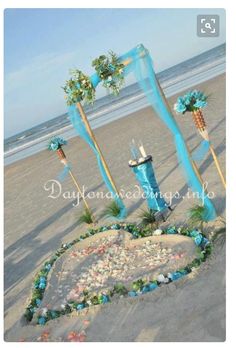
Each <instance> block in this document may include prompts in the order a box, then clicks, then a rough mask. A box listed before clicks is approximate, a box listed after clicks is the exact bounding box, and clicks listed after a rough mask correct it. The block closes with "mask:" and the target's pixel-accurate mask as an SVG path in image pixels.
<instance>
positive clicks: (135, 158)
mask: <svg viewBox="0 0 236 348" xmlns="http://www.w3.org/2000/svg"><path fill="white" fill-rule="evenodd" d="M130 151H131V154H132V160H131V161H130V162H131V164H134V163H140V162H142V161H144V160H145V158H146V157H148V156H147V154H146V151H145V150H144V146H143V143H142V142H141V141H139V144H138V146H137V145H136V143H135V140H134V139H132V142H131V143H130Z"/></svg>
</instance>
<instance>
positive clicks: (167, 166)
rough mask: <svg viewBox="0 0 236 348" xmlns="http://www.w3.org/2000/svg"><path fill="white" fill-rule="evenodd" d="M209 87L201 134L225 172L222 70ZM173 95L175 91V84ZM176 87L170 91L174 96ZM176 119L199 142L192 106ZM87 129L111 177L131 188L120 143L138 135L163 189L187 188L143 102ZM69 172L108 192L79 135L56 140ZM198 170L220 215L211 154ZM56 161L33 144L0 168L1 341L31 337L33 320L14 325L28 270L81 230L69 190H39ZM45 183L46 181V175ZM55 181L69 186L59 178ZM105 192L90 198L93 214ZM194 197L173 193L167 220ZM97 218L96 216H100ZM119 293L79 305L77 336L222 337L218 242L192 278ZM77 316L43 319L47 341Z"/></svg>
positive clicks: (139, 204)
mask: <svg viewBox="0 0 236 348" xmlns="http://www.w3.org/2000/svg"><path fill="white" fill-rule="evenodd" d="M196 88H199V89H201V90H203V91H204V92H205V93H206V94H210V99H209V106H208V107H207V108H206V110H204V115H205V119H206V122H207V125H208V130H209V133H210V139H211V141H212V144H213V146H214V148H215V151H216V153H217V155H218V159H219V162H220V164H221V167H222V168H223V172H224V174H225V75H220V76H218V77H216V78H214V79H212V80H209V81H207V82H205V83H203V84H201V85H200V86H196ZM181 94H182V93H181ZM175 100H176V96H173V97H171V98H170V100H169V102H170V105H173V104H174V102H175ZM176 120H177V122H178V124H179V126H180V128H181V130H182V132H183V134H184V136H185V139H186V141H187V143H188V145H189V148H190V149H192V148H194V147H195V146H197V145H198V144H199V143H200V142H201V137H200V136H199V135H198V134H197V132H196V130H195V127H194V125H193V121H192V119H191V115H186V116H176ZM95 135H96V138H97V140H98V143H99V144H100V146H101V149H102V151H103V153H104V156H105V158H106V160H107V163H108V165H109V167H110V170H111V173H112V175H113V177H114V179H115V182H116V184H117V186H118V187H119V188H121V189H123V190H124V191H134V185H136V184H137V183H136V181H135V177H134V174H133V173H132V171H131V169H130V168H129V167H128V161H129V159H130V149H129V143H130V141H131V140H132V138H134V139H135V140H137V141H138V140H141V141H142V142H143V144H144V147H145V149H146V152H147V153H148V154H151V155H152V156H153V166H154V169H155V172H156V176H157V179H158V182H159V185H160V188H161V191H162V192H173V193H174V192H176V191H178V192H180V193H181V195H185V194H186V193H187V190H188V187H187V185H186V182H185V179H184V177H183V175H182V171H181V169H180V168H179V167H178V165H177V158H176V153H175V146H174V143H173V138H172V136H171V134H170V132H169V130H168V129H167V128H166V127H165V125H163V123H162V122H161V120H160V119H159V118H158V117H156V115H155V114H154V112H153V110H152V108H150V107H149V108H145V109H143V110H141V111H138V112H135V113H134V114H131V115H129V116H127V117H125V118H122V119H120V120H117V121H114V122H112V123H110V124H108V125H105V126H103V127H101V128H98V129H96V130H95ZM65 152H66V155H67V158H68V160H69V161H70V162H71V164H72V168H73V172H74V174H75V176H76V177H77V178H78V181H79V183H80V184H81V185H85V187H87V191H95V192H98V191H104V192H107V190H106V188H105V186H104V184H103V183H102V180H101V176H100V173H99V170H98V168H97V162H96V160H95V158H94V154H93V153H92V151H91V150H90V148H89V147H88V146H87V145H86V144H85V143H84V142H83V141H82V140H81V139H79V138H78V137H75V138H73V139H71V140H69V144H68V145H67V146H66V147H65ZM199 168H200V172H201V174H202V176H203V178H204V180H205V181H207V182H208V183H209V185H208V191H209V192H210V191H213V192H214V193H215V197H214V199H213V201H214V204H215V206H216V209H217V212H218V214H219V215H221V216H224V215H225V192H224V188H223V186H222V183H221V181H220V178H219V176H218V173H217V171H216V168H215V165H214V162H213V160H212V157H211V155H210V154H209V155H207V157H206V158H205V160H204V161H203V162H202V163H201V164H200V167H199ZM61 170H62V165H61V164H60V162H59V160H58V158H57V155H56V154H55V153H50V152H48V151H46V150H45V151H42V152H40V153H38V154H36V155H33V156H31V157H28V158H25V159H23V160H20V161H18V162H15V163H13V164H11V165H9V166H7V167H5V280H4V282H5V283H4V285H5V340H6V341H18V340H21V339H25V340H29V341H30V340H35V339H36V337H37V336H39V335H40V332H42V331H43V330H45V328H42V327H38V326H37V327H33V326H25V327H21V326H22V321H21V320H20V318H21V317H22V314H23V312H24V308H25V306H26V304H27V298H28V297H29V294H30V289H31V285H32V280H33V276H34V274H35V273H36V272H37V270H38V269H39V268H40V265H42V263H43V262H44V261H45V260H46V259H47V258H48V257H49V256H50V255H51V254H52V253H53V252H54V251H55V249H56V248H58V247H59V246H60V245H61V243H64V242H69V241H71V240H72V239H74V238H75V237H77V236H78V235H80V234H81V233H83V232H84V231H85V229H86V226H85V225H79V224H78V217H79V216H80V214H81V212H82V209H83V208H82V204H81V205H80V206H78V207H73V205H72V203H76V200H75V199H64V198H63V197H62V196H60V197H59V198H57V199H52V198H49V197H48V194H49V191H46V190H45V189H44V185H45V183H46V182H47V181H48V180H51V179H56V177H57V175H58V173H59V172H60V171H61ZM47 185H48V184H47ZM62 190H63V192H65V191H73V190H75V189H74V186H73V183H72V182H71V180H70V178H69V177H67V178H66V179H65V180H64V181H63V183H62ZM124 202H125V204H126V206H127V207H128V210H129V216H128V219H127V220H128V221H131V222H135V221H137V219H138V215H139V213H140V209H142V208H146V203H145V201H144V200H143V199H142V198H140V199H135V198H133V199H125V200H124ZM107 203H108V200H102V201H101V200H99V199H92V200H89V204H90V206H91V207H92V208H93V209H94V212H95V214H96V216H97V217H99V216H100V215H101V214H102V211H103V209H104V207H105V205H106V204H107ZM197 203H198V201H197V200H196V199H193V198H191V199H186V198H185V199H183V200H178V201H175V202H174V205H175V206H176V207H175V210H174V211H173V213H172V214H171V216H170V218H169V220H168V222H169V223H170V224H180V223H181V222H184V221H185V220H186V217H187V216H186V211H187V209H188V208H189V207H191V206H192V205H193V204H197ZM109 222H110V221H109V220H107V219H104V218H100V219H99V224H104V223H109ZM141 298H142V299H141V300H140V299H122V300H120V301H119V302H118V303H111V304H108V305H104V306H99V308H98V307H97V308H93V309H90V310H89V312H88V313H87V314H86V315H87V317H88V318H89V321H90V325H89V327H88V328H86V335H87V337H86V341H223V340H224V339H225V251H224V248H223V249H220V251H219V252H217V253H216V254H215V255H213V257H212V259H211V260H210V261H209V262H208V263H207V264H206V265H204V267H201V269H200V272H199V274H198V276H197V277H194V278H192V279H188V280H186V281H182V282H181V281H180V282H178V283H176V284H175V285H174V284H171V285H170V286H166V289H165V290H162V291H160V292H158V291H156V292H154V293H152V294H147V295H145V296H141ZM82 326H83V316H81V317H73V318H63V317H62V318H60V319H58V320H55V321H52V322H49V324H48V325H47V326H46V328H47V329H50V337H51V339H52V340H60V339H62V340H63V339H64V338H65V337H66V333H67V332H69V331H70V330H77V331H79V330H81V328H82Z"/></svg>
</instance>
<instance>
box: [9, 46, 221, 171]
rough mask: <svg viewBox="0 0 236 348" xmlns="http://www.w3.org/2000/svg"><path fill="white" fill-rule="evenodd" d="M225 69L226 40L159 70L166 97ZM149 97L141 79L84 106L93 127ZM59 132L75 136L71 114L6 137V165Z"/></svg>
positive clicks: (133, 108) (41, 146) (141, 104)
mask: <svg viewBox="0 0 236 348" xmlns="http://www.w3.org/2000/svg"><path fill="white" fill-rule="evenodd" d="M225 71H226V47H225V44H223V45H220V46H217V47H215V48H213V49H211V50H209V51H206V52H204V53H202V54H200V55H198V56H195V57H193V58H191V59H188V60H186V61H184V62H182V63H180V64H177V65H175V66H173V67H171V68H169V69H166V70H164V71H162V72H160V73H157V78H158V79H159V81H160V84H161V86H162V88H163V90H164V93H165V95H166V96H167V97H170V96H172V95H174V94H176V93H180V92H181V91H183V90H185V89H187V88H191V87H192V86H194V85H196V84H199V83H202V82H204V81H207V80H210V79H211V78H213V77H216V76H218V75H220V74H222V73H224V72H225ZM148 105H149V103H148V100H147V98H146V97H145V95H144V94H143V92H142V90H141V89H140V87H139V85H138V83H134V84H132V85H129V86H127V87H124V88H123V89H122V90H121V92H120V94H119V96H118V97H114V96H111V95H108V96H105V97H102V98H100V99H98V100H96V102H95V103H94V105H93V106H92V107H91V106H88V107H85V111H86V114H87V116H88V119H89V122H90V124H91V127H92V128H93V129H95V128H98V127H102V126H103V125H105V124H107V123H109V122H112V121H114V120H117V119H119V118H122V117H125V116H127V115H129V114H130V113H132V112H135V111H138V110H141V109H142V108H144V107H146V106H148ZM56 135H60V136H63V137H64V138H65V139H67V140H68V139H70V138H72V137H74V136H76V132H75V130H74V128H73V127H72V125H71V123H70V121H69V118H68V115H67V114H62V115H60V116H58V117H55V118H53V119H51V120H49V121H47V122H44V123H41V124H39V125H37V126H35V127H32V128H30V129H28V130H26V131H23V132H21V133H19V134H16V135H14V136H11V137H9V138H7V139H5V140H4V165H8V164H11V163H13V162H15V161H18V160H20V159H22V158H25V157H28V156H31V155H33V154H35V153H37V152H39V151H42V150H44V149H45V148H46V146H47V143H48V141H49V139H50V138H51V137H53V136H56Z"/></svg>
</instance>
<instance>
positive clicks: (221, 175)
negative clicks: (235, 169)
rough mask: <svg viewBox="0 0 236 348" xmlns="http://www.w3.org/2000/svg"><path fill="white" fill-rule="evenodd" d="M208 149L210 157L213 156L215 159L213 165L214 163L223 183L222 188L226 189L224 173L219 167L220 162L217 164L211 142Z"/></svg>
mask: <svg viewBox="0 0 236 348" xmlns="http://www.w3.org/2000/svg"><path fill="white" fill-rule="evenodd" d="M210 151H211V154H212V157H213V159H214V161H215V165H216V168H217V170H218V173H219V176H220V178H221V181H222V184H223V186H224V188H225V189H226V182H225V178H224V175H223V173H222V170H221V168H220V164H219V161H218V158H217V156H216V153H215V150H214V148H213V147H212V145H211V144H210Z"/></svg>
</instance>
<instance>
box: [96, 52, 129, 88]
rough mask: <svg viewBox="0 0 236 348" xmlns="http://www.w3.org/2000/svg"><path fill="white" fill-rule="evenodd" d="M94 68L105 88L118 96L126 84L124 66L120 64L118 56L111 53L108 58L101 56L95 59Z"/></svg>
mask: <svg viewBox="0 0 236 348" xmlns="http://www.w3.org/2000/svg"><path fill="white" fill-rule="evenodd" d="M92 66H93V67H94V68H95V70H96V72H97V74H98V76H99V77H100V79H101V80H102V81H103V86H104V87H105V88H107V89H108V90H109V91H111V93H112V94H114V95H118V94H119V92H120V88H121V87H122V85H123V83H124V76H123V71H124V64H122V63H121V62H120V60H119V58H118V56H117V55H116V54H115V53H114V52H112V51H110V52H108V55H107V56H105V55H101V56H99V57H98V58H96V59H94V60H93V61H92Z"/></svg>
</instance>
